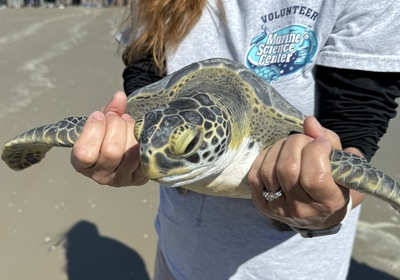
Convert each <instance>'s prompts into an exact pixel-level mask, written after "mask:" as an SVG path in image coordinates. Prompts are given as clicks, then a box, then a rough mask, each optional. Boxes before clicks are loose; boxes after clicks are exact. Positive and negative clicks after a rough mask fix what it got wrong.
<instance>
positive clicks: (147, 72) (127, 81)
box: [122, 54, 165, 95]
mask: <svg viewBox="0 0 400 280" xmlns="http://www.w3.org/2000/svg"><path fill="white" fill-rule="evenodd" d="M124 62H125V65H126V67H125V70H124V72H123V74H122V77H123V79H124V91H125V93H126V95H129V94H131V93H132V92H134V91H135V90H137V89H140V88H142V87H144V86H147V85H149V84H152V83H154V82H157V81H158V80H161V79H162V78H163V77H165V73H160V71H158V70H157V69H156V68H155V66H154V64H153V59H152V57H151V55H150V54H148V55H146V56H145V57H143V58H142V59H139V60H137V61H135V62H132V63H128V61H126V60H125V59H124Z"/></svg>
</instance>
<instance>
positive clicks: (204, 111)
mask: <svg viewBox="0 0 400 280" xmlns="http://www.w3.org/2000/svg"><path fill="white" fill-rule="evenodd" d="M127 113H128V114H130V115H131V116H132V117H133V118H134V119H136V125H135V129H134V134H135V137H136V138H137V139H138V141H139V145H140V161H141V166H142V168H143V170H144V173H145V174H146V176H147V177H148V178H149V179H151V180H154V181H156V182H159V183H161V184H162V185H164V186H169V187H184V188H186V189H189V190H192V191H196V192H200V193H205V194H209V195H220V196H229V197H239V198H250V197H251V194H250V190H249V187H248V185H247V182H246V174H247V172H248V170H249V168H250V167H251V165H252V163H253V161H254V159H255V158H256V156H257V155H258V154H259V153H260V151H262V150H263V149H265V148H267V147H268V146H270V145H272V144H273V143H275V142H276V141H277V140H279V139H282V138H284V137H287V136H288V135H289V134H290V133H291V132H300V133H301V132H302V131H303V120H304V118H305V116H304V115H303V114H302V113H301V112H300V111H298V110H297V109H296V108H295V107H293V106H292V105H290V104H289V103H288V102H287V101H286V100H285V99H284V98H283V97H282V96H281V95H279V93H278V92H277V91H276V90H274V89H273V88H272V86H271V85H269V84H267V83H266V82H264V80H262V79H261V78H260V77H259V76H257V75H256V74H254V73H253V72H252V71H250V70H249V69H248V68H246V67H245V66H243V65H241V64H239V63H237V62H234V61H230V60H227V59H221V58H214V59H208V60H204V61H200V62H197V63H193V64H191V65H189V66H186V67H184V68H182V69H181V70H178V71H177V72H175V73H173V74H171V75H169V76H167V77H165V78H164V79H162V80H160V81H158V82H156V83H154V84H151V85H149V86H146V87H144V88H142V89H140V90H137V91H135V92H134V93H132V94H131V95H130V96H129V98H128V107H127ZM85 122H86V118H85V117H69V118H66V119H63V120H61V121H59V122H57V123H55V124H50V125H45V126H41V127H38V128H35V129H31V130H29V131H27V132H25V133H22V134H21V135H19V136H17V137H15V138H14V139H12V140H10V141H9V142H7V143H6V144H5V146H4V150H3V154H2V159H3V160H4V161H5V162H6V163H7V164H8V166H9V167H11V168H12V169H15V170H21V169H24V168H27V167H29V166H31V165H32V164H35V163H38V162H39V161H40V160H41V159H42V158H43V157H44V156H45V154H46V152H47V151H48V150H50V149H51V147H53V146H61V147H71V146H72V145H73V144H74V142H75V141H76V139H77V138H78V137H79V134H80V132H81V130H82V127H83V126H84V124H85ZM330 159H331V167H332V174H333V177H334V180H335V182H337V183H338V184H339V185H342V186H344V187H347V188H350V189H355V190H358V191H361V192H365V193H368V194H371V195H373V196H375V197H378V198H380V199H382V200H384V201H386V202H389V203H390V204H391V205H392V206H393V207H394V208H395V209H396V210H400V184H398V183H396V182H395V181H393V180H392V179H391V178H390V177H389V176H387V175H385V174H383V173H382V172H381V171H379V170H377V169H375V168H374V167H372V166H371V165H370V164H369V163H368V162H367V161H366V160H364V159H362V158H360V157H358V156H356V155H352V154H350V153H347V152H344V151H339V150H333V151H332V153H331V158H330Z"/></svg>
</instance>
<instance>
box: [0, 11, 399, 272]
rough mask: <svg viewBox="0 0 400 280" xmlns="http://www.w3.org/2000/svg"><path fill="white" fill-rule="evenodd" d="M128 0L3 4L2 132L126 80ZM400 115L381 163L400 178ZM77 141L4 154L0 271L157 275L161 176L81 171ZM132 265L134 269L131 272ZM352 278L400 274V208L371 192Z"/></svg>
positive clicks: (77, 105) (52, 116) (52, 117)
mask: <svg viewBox="0 0 400 280" xmlns="http://www.w3.org/2000/svg"><path fill="white" fill-rule="evenodd" d="M122 15H123V11H122V10H121V9H119V8H107V9H98V8H83V7H67V8H65V9H55V8H54V9H46V8H38V9H2V10H0V131H1V132H0V143H4V142H5V141H6V140H8V139H9V138H10V137H12V136H14V135H16V134H18V133H20V132H22V131H25V130H27V129H29V128H32V127H35V126H38V125H42V124H46V123H52V122H55V121H58V120H59V119H62V118H64V117H66V116H70V115H87V114H89V113H90V112H92V111H94V110H97V109H98V108H99V107H101V106H102V105H104V104H105V103H106V102H107V101H108V100H109V99H110V98H111V96H112V94H113V93H114V92H116V91H117V90H121V89H122V78H121V75H122V71H123V63H122V61H121V55H120V54H119V53H118V52H117V44H116V42H115V40H114V36H115V34H116V32H117V30H118V27H119V23H120V21H121V17H122ZM399 128H400V117H397V118H396V119H394V120H392V121H391V123H390V127H389V131H388V133H387V134H386V135H385V137H384V138H383V140H382V141H381V143H380V146H381V149H380V150H379V152H378V153H377V154H376V156H375V158H374V159H373V163H374V164H375V165H376V166H377V167H379V168H380V169H382V170H384V171H385V172H386V173H388V174H390V175H392V176H393V177H394V178H395V179H396V180H397V181H400V149H399V148H398V143H399V140H400V130H399ZM69 156H70V149H53V150H52V151H51V152H50V153H49V154H48V155H47V156H46V158H45V160H44V161H43V162H42V163H41V164H39V165H36V166H34V167H32V168H30V169H28V170H25V171H23V172H15V171H12V170H10V169H9V168H8V167H7V166H6V165H5V164H4V163H3V162H0V178H1V180H0V184H1V186H0V279H2V280H28V279H31V280H38V279H52V280H63V279H69V280H76V279H96V280H106V279H118V280H122V279H150V278H151V277H152V270H153V265H154V255H155V250H156V242H157V236H156V234H155V231H154V226H153V223H154V218H155V215H156V212H157V207H158V202H159V201H158V199H159V198H158V186H157V185H156V184H152V183H150V184H147V185H145V186H142V187H129V188H120V189H116V188H111V187H106V186H100V185H97V184H96V183H93V182H92V181H91V180H89V179H87V178H85V177H83V176H81V175H80V174H78V173H76V172H75V171H74V170H73V168H72V167H71V165H70V162H69ZM127 275H128V276H127ZM349 279H400V216H399V215H397V214H396V212H395V211H393V210H392V209H391V208H390V207H389V206H387V205H386V204H384V203H382V202H380V201H377V200H376V199H370V198H368V199H367V200H366V202H365V203H364V205H363V209H362V215H361V220H360V222H359V226H358V231H357V240H356V244H355V248H354V253H353V261H352V267H351V271H350V275H349Z"/></svg>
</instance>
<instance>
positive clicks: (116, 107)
mask: <svg viewBox="0 0 400 280" xmlns="http://www.w3.org/2000/svg"><path fill="white" fill-rule="evenodd" d="M126 102H127V97H126V95H125V93H123V92H122V91H118V92H116V93H115V94H114V96H113V98H112V99H111V100H110V102H108V104H107V105H106V106H104V107H103V108H102V109H101V111H102V112H103V113H104V114H105V113H107V112H114V113H116V114H118V115H120V116H121V115H122V114H123V113H125V110H126Z"/></svg>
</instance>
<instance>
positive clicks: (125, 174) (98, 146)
mask: <svg viewBox="0 0 400 280" xmlns="http://www.w3.org/2000/svg"><path fill="white" fill-rule="evenodd" d="M126 102H127V98H126V95H125V94H124V93H123V92H117V93H115V94H114V97H113V99H112V100H111V101H110V102H109V103H108V104H107V105H106V106H105V107H104V108H102V109H101V110H100V111H96V112H93V113H92V114H91V115H90V116H89V118H88V120H87V122H86V124H85V126H84V128H83V130H82V133H81V135H80V136H79V138H78V140H77V141H76V143H75V144H74V147H73V149H72V152H71V164H72V166H73V167H74V168H75V170H76V171H78V172H79V173H81V174H83V175H84V176H86V177H89V178H91V179H92V180H94V181H96V182H97V183H99V184H102V185H110V186H115V187H122V186H130V185H143V184H145V183H146V182H147V181H148V179H147V178H146V177H145V175H144V174H143V172H142V169H141V168H140V162H139V145H138V143H137V141H136V139H135V137H134V134H133V128H134V125H135V121H134V120H133V119H132V118H131V117H130V116H129V115H128V114H124V112H125V109H126Z"/></svg>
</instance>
